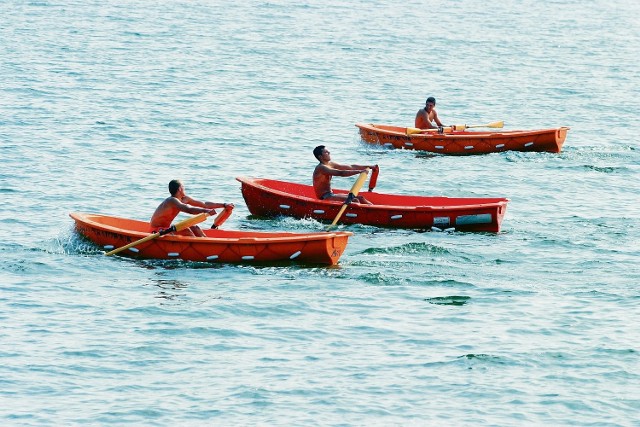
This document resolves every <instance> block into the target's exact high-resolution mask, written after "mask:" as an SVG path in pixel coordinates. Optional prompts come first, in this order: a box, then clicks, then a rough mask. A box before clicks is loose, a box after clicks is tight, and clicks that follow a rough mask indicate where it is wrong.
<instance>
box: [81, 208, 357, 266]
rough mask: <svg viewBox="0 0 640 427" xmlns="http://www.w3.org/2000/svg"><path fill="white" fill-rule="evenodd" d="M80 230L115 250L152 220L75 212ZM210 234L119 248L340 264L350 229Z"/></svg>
mask: <svg viewBox="0 0 640 427" xmlns="http://www.w3.org/2000/svg"><path fill="white" fill-rule="evenodd" d="M69 216H71V218H73V220H74V221H75V226H76V230H77V231H78V233H80V234H81V235H83V236H84V237H86V238H87V239H89V240H91V241H92V242H93V243H95V244H96V245H98V246H100V247H102V248H103V249H104V250H107V251H110V250H112V249H114V248H118V247H120V246H125V245H127V244H129V243H132V242H134V241H136V240H139V239H142V238H144V237H146V236H148V235H149V234H150V233H149V223H148V222H145V221H138V220H135V219H126V218H120V217H115V216H107V215H99V214H88V213H71V214H69ZM203 231H204V233H205V234H206V237H188V236H177V235H170V234H167V235H164V236H161V237H158V238H156V239H153V240H150V241H147V242H144V243H141V244H139V245H137V246H135V247H132V248H129V249H127V250H125V251H122V252H120V254H121V255H127V256H131V257H136V258H149V259H181V260H185V261H203V262H216V263H270V262H281V261H291V260H293V261H295V262H300V263H307V264H328V265H335V264H336V263H337V262H338V260H339V259H340V256H342V254H343V253H344V250H345V248H346V246H347V242H348V240H349V237H350V236H351V235H352V234H353V233H351V232H348V231H337V232H331V233H326V232H315V233H288V232H256V231H234V230H220V229H205V228H204V227H203Z"/></svg>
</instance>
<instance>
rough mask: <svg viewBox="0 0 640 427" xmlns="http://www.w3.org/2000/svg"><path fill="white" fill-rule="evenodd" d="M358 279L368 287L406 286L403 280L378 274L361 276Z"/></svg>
mask: <svg viewBox="0 0 640 427" xmlns="http://www.w3.org/2000/svg"><path fill="white" fill-rule="evenodd" d="M359 279H360V280H362V281H363V282H365V283H368V284H370V285H383V286H398V285H405V284H406V280H404V279H401V278H399V277H394V276H389V275H387V274H384V273H379V272H376V273H367V274H363V275H361V276H359Z"/></svg>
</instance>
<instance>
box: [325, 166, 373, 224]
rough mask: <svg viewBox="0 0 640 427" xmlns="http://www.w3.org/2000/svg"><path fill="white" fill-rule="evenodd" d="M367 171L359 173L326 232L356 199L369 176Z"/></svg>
mask: <svg viewBox="0 0 640 427" xmlns="http://www.w3.org/2000/svg"><path fill="white" fill-rule="evenodd" d="M369 170H370V169H369V168H367V169H365V171H364V172H361V173H360V176H358V179H356V182H355V183H354V184H353V187H351V190H350V191H349V195H348V196H347V200H345V201H344V203H343V204H342V207H341V208H340V211H339V212H338V215H336V217H335V219H334V220H333V222H332V223H331V225H329V226H328V227H327V231H329V230H330V229H331V228H332V227H333V226H335V225H336V224H337V223H338V220H339V219H340V217H341V216H342V214H343V213H344V211H345V209H347V206H349V205H350V204H351V202H353V199H355V198H356V196H357V195H358V193H359V192H360V189H361V188H362V185H363V184H364V182H365V181H366V179H367V175H368V174H369Z"/></svg>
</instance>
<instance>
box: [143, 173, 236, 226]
mask: <svg viewBox="0 0 640 427" xmlns="http://www.w3.org/2000/svg"><path fill="white" fill-rule="evenodd" d="M169 193H171V196H170V197H167V198H166V199H164V201H163V202H162V203H160V205H159V206H158V207H157V208H156V211H155V212H154V213H153V216H152V217H151V221H149V223H150V226H151V230H150V231H151V232H152V233H155V232H157V231H159V230H166V229H167V228H169V227H171V223H172V222H173V220H174V219H175V217H176V216H178V214H179V213H180V212H186V213H190V214H192V215H197V214H200V213H205V212H208V213H209V214H210V215H214V214H215V213H216V211H215V210H214V208H226V207H227V206H230V207H231V208H233V204H232V203H213V202H201V201H199V200H195V199H192V198H191V197H189V196H187V195H186V194H185V191H184V185H182V182H180V181H179V180H177V179H174V180H173V181H171V182H170V183H169ZM194 206H195V207H194ZM178 234H180V235H183V236H197V237H204V232H203V231H202V229H201V228H200V227H198V226H197V225H192V226H191V227H189V228H186V229H184V230H182V231H180V232H178Z"/></svg>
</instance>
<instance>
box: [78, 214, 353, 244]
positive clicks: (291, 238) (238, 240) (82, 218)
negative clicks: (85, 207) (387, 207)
mask: <svg viewBox="0 0 640 427" xmlns="http://www.w3.org/2000/svg"><path fill="white" fill-rule="evenodd" d="M88 215H89V216H98V217H106V218H113V219H124V220H134V221H139V222H141V223H144V221H140V220H135V219H131V218H124V217H117V216H113V215H105V214H92V213H86V212H72V213H70V214H69V216H70V217H71V218H73V220H74V221H76V223H77V222H81V223H84V224H86V225H89V226H91V227H93V228H97V229H101V230H104V231H108V232H112V233H115V234H119V235H122V236H128V237H139V238H143V237H147V236H149V235H150V234H152V233H150V232H149V233H145V232H142V231H137V230H127V229H124V228H119V227H115V226H112V225H108V224H102V223H100V222H97V221H94V220H92V219H90V218H88V217H87V216H88ZM221 231H225V230H221ZM229 231H230V232H241V233H252V232H251V231H248V232H245V231H242V230H229ZM205 232H206V231H205ZM256 233H258V234H274V236H272V237H267V236H265V237H251V236H246V237H228V238H224V237H209V236H205V237H192V236H180V235H171V234H165V235H164V236H159V238H162V240H166V241H170V242H176V243H198V244H206V243H211V244H240V245H242V244H256V243H287V242H304V241H315V240H327V239H329V238H334V237H350V236H352V235H353V233H352V232H351V231H332V232H324V231H313V232H309V233H304V232H302V233H297V232H269V231H257V232H256ZM276 234H277V235H278V236H275V235H276ZM282 234H284V236H283V235H282Z"/></svg>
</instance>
